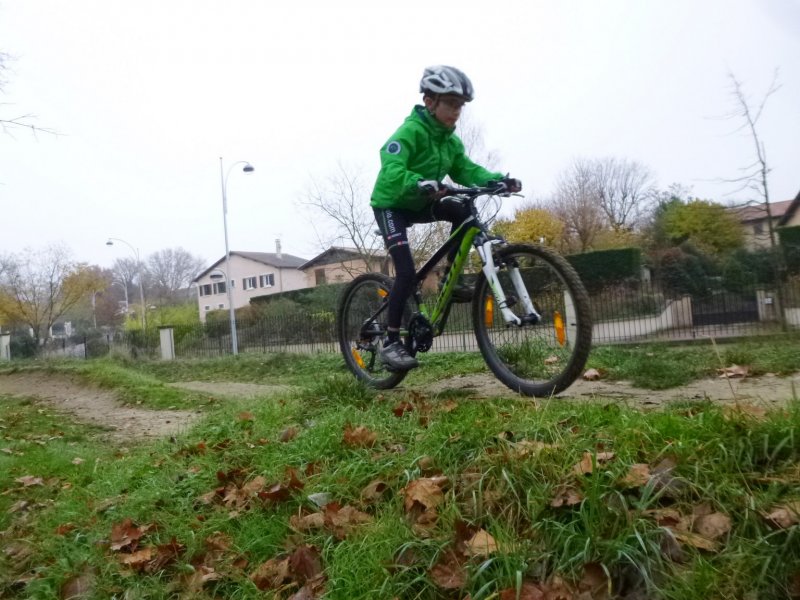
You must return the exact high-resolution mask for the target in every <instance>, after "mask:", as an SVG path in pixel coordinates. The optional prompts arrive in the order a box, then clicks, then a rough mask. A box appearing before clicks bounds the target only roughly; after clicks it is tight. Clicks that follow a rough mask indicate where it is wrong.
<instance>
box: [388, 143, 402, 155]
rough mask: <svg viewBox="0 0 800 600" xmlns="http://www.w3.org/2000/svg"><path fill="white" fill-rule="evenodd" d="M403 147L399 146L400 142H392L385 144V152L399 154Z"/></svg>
mask: <svg viewBox="0 0 800 600" xmlns="http://www.w3.org/2000/svg"><path fill="white" fill-rule="evenodd" d="M402 149H403V147H402V146H401V145H400V142H398V141H393V142H389V143H388V144H386V152H387V153H389V154H400V151H401V150H402Z"/></svg>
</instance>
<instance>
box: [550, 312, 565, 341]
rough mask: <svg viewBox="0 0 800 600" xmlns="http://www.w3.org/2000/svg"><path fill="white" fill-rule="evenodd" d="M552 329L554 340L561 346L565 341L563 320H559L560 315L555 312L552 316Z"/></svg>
mask: <svg viewBox="0 0 800 600" xmlns="http://www.w3.org/2000/svg"><path fill="white" fill-rule="evenodd" d="M553 327H555V330H556V339H557V340H558V343H559V344H561V345H562V346H563V345H564V343H565V342H566V341H567V331H566V328H565V327H564V319H562V318H561V313H560V312H558V311H556V312H555V314H554V315H553Z"/></svg>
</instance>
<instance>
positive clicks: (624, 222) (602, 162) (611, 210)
mask: <svg viewBox="0 0 800 600" xmlns="http://www.w3.org/2000/svg"><path fill="white" fill-rule="evenodd" d="M593 168H594V177H595V185H596V187H597V194H598V201H599V203H600V208H602V209H603V212H604V213H605V215H606V218H607V219H608V223H609V225H610V226H611V228H612V229H614V230H615V231H629V230H631V229H633V228H634V227H635V226H637V225H640V224H641V220H642V217H643V216H644V213H645V212H646V209H647V208H648V206H649V205H650V204H651V203H652V200H653V199H654V197H655V180H654V178H653V173H652V171H650V169H649V168H647V167H646V166H645V165H643V164H642V163H640V162H636V161H635V160H628V159H620V158H612V157H609V158H603V159H598V160H595V161H593Z"/></svg>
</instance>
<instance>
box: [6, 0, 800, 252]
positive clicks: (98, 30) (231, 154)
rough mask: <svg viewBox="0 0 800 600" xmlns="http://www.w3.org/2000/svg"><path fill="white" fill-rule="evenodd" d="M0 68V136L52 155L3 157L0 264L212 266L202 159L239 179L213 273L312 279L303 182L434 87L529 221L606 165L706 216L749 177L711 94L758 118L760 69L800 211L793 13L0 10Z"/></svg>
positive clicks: (513, 7) (736, 7)
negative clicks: (463, 93) (1, 84)
mask: <svg viewBox="0 0 800 600" xmlns="http://www.w3.org/2000/svg"><path fill="white" fill-rule="evenodd" d="M0 51H3V52H5V53H7V54H10V55H11V56H12V57H13V59H14V60H13V62H11V63H10V65H9V67H10V70H9V72H7V73H6V85H5V92H4V94H3V95H2V96H0V103H2V104H0V118H3V119H9V118H13V117H16V116H19V115H22V114H33V115H36V120H35V123H36V125H38V126H40V127H44V128H50V129H53V130H56V131H58V132H59V135H58V136H53V135H47V134H41V133H40V134H37V135H33V134H31V133H30V132H29V131H25V130H13V131H8V132H6V133H2V134H0V205H1V206H2V212H0V215H2V217H0V218H1V219H2V227H0V252H16V251H19V250H21V249H22V248H24V247H26V246H32V247H41V246H44V245H46V244H48V243H51V242H58V241H60V242H63V243H64V244H66V245H67V246H68V247H69V248H71V249H72V251H73V253H74V256H75V258H76V259H78V260H81V261H86V262H90V263H96V264H100V265H103V266H110V264H111V263H112V262H113V260H114V259H115V258H120V257H126V256H130V255H131V250H130V249H128V248H126V247H124V246H122V245H118V246H116V247H114V248H109V247H107V246H106V245H105V241H106V239H107V237H109V236H112V237H117V238H121V239H124V240H125V241H127V242H129V243H130V244H131V245H132V246H134V247H135V248H138V249H139V250H140V251H141V254H142V255H143V256H144V255H147V254H149V253H151V252H154V251H157V250H160V249H162V248H167V247H175V246H182V247H184V248H185V249H187V250H189V251H190V252H192V253H193V254H196V255H199V256H201V257H203V258H205V259H207V260H208V261H214V260H216V259H217V258H219V257H221V256H222V255H223V254H224V249H225V245H224V237H223V220H222V194H221V182H220V163H219V157H223V158H224V165H225V170H226V171H227V169H228V167H229V166H230V165H233V164H234V163H235V162H236V161H239V160H247V161H250V162H251V163H252V164H253V166H254V167H255V172H253V173H250V174H244V173H242V172H241V171H240V170H239V167H236V168H235V169H234V170H233V171H231V173H230V177H229V179H228V185H227V192H228V204H229V212H228V231H229V236H230V246H231V249H232V250H248V251H265V252H272V251H274V248H275V242H274V240H275V239H276V238H281V240H282V245H283V250H284V252H288V253H291V254H295V255H298V256H301V257H304V258H311V257H312V256H314V255H315V254H317V253H319V251H320V248H319V246H318V242H317V239H316V237H315V235H314V233H313V228H312V227H311V226H310V223H309V218H308V217H307V216H306V215H305V213H303V212H302V210H300V209H299V208H298V201H299V200H301V199H302V198H303V196H304V191H305V190H307V189H308V187H309V184H310V182H311V180H312V179H318V180H324V179H325V178H327V177H328V176H330V175H331V174H333V173H334V172H335V171H336V170H337V164H340V163H341V164H343V165H345V166H346V168H347V169H348V170H349V171H351V172H353V173H360V174H361V176H362V177H363V181H364V185H365V187H366V188H370V187H371V184H372V182H373V181H374V178H375V175H376V173H377V169H378V166H379V157H378V150H379V149H380V147H381V145H382V144H383V143H384V141H386V139H387V138H388V137H389V136H390V135H391V133H392V132H393V131H394V130H395V129H396V128H397V127H398V126H399V125H400V123H401V122H402V120H403V119H404V118H405V116H406V115H407V114H408V113H409V112H410V110H411V107H412V106H413V105H414V104H415V103H417V102H419V99H420V97H419V94H418V93H417V90H418V87H417V86H418V82H419V78H420V75H421V73H422V70H423V68H424V67H425V66H426V65H429V64H437V63H443V64H452V65H455V66H457V67H459V68H461V69H462V70H464V71H465V72H466V73H467V74H468V75H469V76H470V78H471V79H472V81H473V84H474V85H475V89H476V99H475V101H474V102H473V103H472V104H471V105H469V107H468V110H469V118H470V121H471V122H473V123H476V124H478V125H479V126H480V127H481V128H482V131H483V136H484V142H485V145H486V147H487V148H488V149H490V150H493V151H496V152H497V153H498V155H499V157H500V159H499V163H498V165H497V166H498V167H499V168H500V169H502V170H504V171H509V172H510V173H511V174H512V175H514V176H516V177H518V178H520V179H521V180H522V181H523V183H524V185H525V192H526V194H528V196H529V197H543V196H546V195H548V194H549V193H550V192H551V190H552V188H553V185H554V182H555V180H556V178H557V176H558V174H559V172H560V171H561V170H563V169H564V168H566V167H567V166H568V165H569V164H570V161H571V160H572V159H573V158H575V157H587V158H595V157H598V158H599V157H604V156H615V157H625V158H629V159H635V160H637V161H640V162H642V163H644V164H646V165H647V166H649V167H650V168H651V169H652V170H653V171H654V172H655V174H656V176H657V180H658V184H659V185H660V186H662V187H666V186H668V185H669V184H671V183H673V182H677V183H680V184H683V185H686V186H690V187H691V188H692V192H693V194H694V195H696V196H699V197H704V198H709V199H714V200H719V201H722V202H730V201H732V200H734V199H739V200H745V199H747V197H746V194H738V195H736V194H734V195H732V196H731V195H726V194H729V193H730V192H731V191H732V190H734V189H735V186H733V185H731V184H723V183H720V182H719V179H720V178H733V177H736V176H737V174H738V173H739V171H738V169H739V168H741V167H743V166H746V165H747V164H749V163H751V162H752V161H753V158H754V154H753V148H752V140H751V139H750V138H749V137H748V136H747V135H744V134H743V133H732V132H733V131H734V130H735V129H736V127H737V126H738V125H739V124H740V122H738V121H730V120H724V119H720V118H719V117H721V116H723V115H725V114H727V113H730V112H731V110H732V109H733V108H734V104H733V103H732V98H731V95H730V81H729V79H728V73H729V72H732V73H734V74H735V75H736V77H737V78H738V79H739V80H741V82H742V83H743V85H744V89H745V91H746V92H747V93H748V94H750V96H751V98H752V100H753V101H754V102H755V101H756V100H757V99H759V98H760V97H761V96H762V95H763V93H764V92H765V91H766V90H767V88H768V87H769V85H770V82H771V81H772V77H773V72H774V70H775V69H776V68H779V69H780V73H779V80H780V82H781V83H782V87H781V89H780V90H779V91H778V92H777V93H776V94H775V95H773V96H772V97H771V98H770V100H769V102H768V104H767V107H766V110H765V113H764V115H763V119H762V122H761V123H760V134H761V136H762V139H763V141H764V144H765V146H766V149H767V154H768V160H769V163H770V165H771V166H772V168H773V172H772V174H771V177H770V191H771V195H772V199H773V200H775V201H778V200H787V199H790V198H793V197H794V196H795V195H796V194H797V193H798V191H800V1H798V0H749V1H748V0H663V1H662V0H649V1H643V0H626V1H624V0H618V1H613V0H604V1H600V0H586V1H579V0H575V1H566V0H565V1H559V2H556V1H555V0H552V1H546V2H545V1H539V0H526V1H519V2H512V1H504V0H494V1H492V2H472V1H469V0H436V1H433V0H426V1H416V0H407V1H406V2H402V3H398V2H378V1H375V0H372V1H348V0H341V1H339V2H327V1H325V2H323V1H319V2H310V1H305V0H294V2H291V3H289V2H266V1H261V0H239V1H236V0H224V1H223V0H205V1H202V0H191V1H189V0H182V1H180V0H137V1H136V2H132V1H130V0H127V1H124V2H123V1H121V0H71V1H70V2H64V1H63V0H0ZM11 134H13V135H11ZM367 201H368V198H367V197H365V202H367ZM513 202H514V201H512V202H511V203H509V204H508V206H506V207H505V208H506V210H511V209H512V208H513V206H514V204H513ZM516 202H519V201H516Z"/></svg>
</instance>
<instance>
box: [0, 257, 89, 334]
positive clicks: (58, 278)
mask: <svg viewBox="0 0 800 600" xmlns="http://www.w3.org/2000/svg"><path fill="white" fill-rule="evenodd" d="M3 262H4V263H5V269H4V271H3V273H2V279H0V314H2V315H3V316H4V317H5V319H7V320H9V321H13V322H18V323H23V324H25V325H27V326H28V327H30V328H31V330H32V332H33V337H34V339H35V341H36V344H37V347H38V346H39V345H40V344H43V343H44V342H46V341H47V340H48V338H49V337H50V328H51V327H52V326H53V324H54V323H55V322H56V321H57V320H58V319H59V318H60V317H61V316H62V315H63V314H64V313H65V312H66V311H68V310H69V309H70V308H72V307H73V306H75V305H76V304H77V303H78V302H80V301H81V300H82V299H85V297H86V294H87V293H93V292H97V291H100V290H102V289H103V287H104V283H103V281H102V278H100V277H98V276H97V274H96V273H94V272H93V271H92V270H91V269H89V268H88V267H86V265H81V264H77V263H75V262H74V261H73V260H72V259H71V257H70V253H69V250H67V249H66V248H65V247H63V246H55V245H54V246H50V247H48V248H45V249H44V250H40V251H34V250H31V249H27V250H25V251H23V252H22V253H20V254H18V255H10V256H7V257H6V258H5V260H4V261H3Z"/></svg>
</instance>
